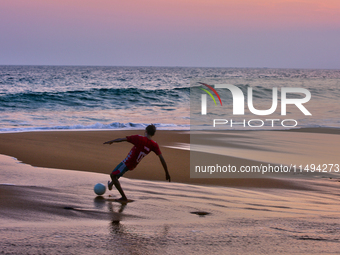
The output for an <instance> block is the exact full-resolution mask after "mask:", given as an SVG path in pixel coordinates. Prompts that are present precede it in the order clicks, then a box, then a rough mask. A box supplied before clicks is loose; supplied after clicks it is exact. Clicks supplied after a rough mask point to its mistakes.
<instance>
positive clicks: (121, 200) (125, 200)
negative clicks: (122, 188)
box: [116, 197, 129, 202]
mask: <svg viewBox="0 0 340 255" xmlns="http://www.w3.org/2000/svg"><path fill="white" fill-rule="evenodd" d="M116 201H119V202H127V201H129V200H128V199H127V198H126V197H125V198H124V197H121V198H118V199H116Z"/></svg>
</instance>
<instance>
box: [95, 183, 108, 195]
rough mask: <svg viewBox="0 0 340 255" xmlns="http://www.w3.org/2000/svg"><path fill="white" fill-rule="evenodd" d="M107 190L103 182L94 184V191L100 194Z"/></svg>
mask: <svg viewBox="0 0 340 255" xmlns="http://www.w3.org/2000/svg"><path fill="white" fill-rule="evenodd" d="M105 191H106V186H105V185H104V184H103V183H97V184H96V185H94V193H96V194H97V195H98V196H100V195H103V194H104V193H105Z"/></svg>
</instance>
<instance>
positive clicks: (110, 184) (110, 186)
mask: <svg viewBox="0 0 340 255" xmlns="http://www.w3.org/2000/svg"><path fill="white" fill-rule="evenodd" d="M112 186H113V182H110V181H108V182H107V187H108V188H109V190H112Z"/></svg>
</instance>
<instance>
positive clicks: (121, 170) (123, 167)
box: [111, 162, 129, 179]
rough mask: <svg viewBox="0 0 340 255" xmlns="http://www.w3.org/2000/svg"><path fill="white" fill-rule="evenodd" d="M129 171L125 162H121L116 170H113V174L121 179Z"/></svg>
mask: <svg viewBox="0 0 340 255" xmlns="http://www.w3.org/2000/svg"><path fill="white" fill-rule="evenodd" d="M127 171H129V169H128V168H127V167H126V165H125V164H124V163H123V162H120V163H119V164H118V165H117V166H116V168H115V169H113V171H112V173H111V174H113V175H115V176H116V177H117V179H119V177H122V176H123V174H125V173H126V172H127Z"/></svg>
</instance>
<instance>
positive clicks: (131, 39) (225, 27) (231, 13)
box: [0, 0, 340, 69]
mask: <svg viewBox="0 0 340 255" xmlns="http://www.w3.org/2000/svg"><path fill="white" fill-rule="evenodd" d="M339 45H340V1H339V0H123V1H122V0H119V1H117V0H53V1H52V0H0V65H109V66H112V65H114V66H199V67H274V68H331V69H340V47H339Z"/></svg>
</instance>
